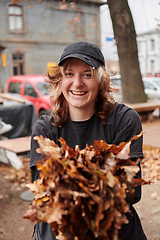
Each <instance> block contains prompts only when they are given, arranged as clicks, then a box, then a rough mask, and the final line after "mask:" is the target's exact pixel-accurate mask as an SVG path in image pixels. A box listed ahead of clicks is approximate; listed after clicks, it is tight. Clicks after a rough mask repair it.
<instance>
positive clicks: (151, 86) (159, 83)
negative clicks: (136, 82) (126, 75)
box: [142, 77, 160, 99]
mask: <svg viewBox="0 0 160 240" xmlns="http://www.w3.org/2000/svg"><path fill="white" fill-rule="evenodd" d="M142 80H143V83H144V90H145V93H146V95H147V97H148V98H157V99H160V77H143V78H142Z"/></svg>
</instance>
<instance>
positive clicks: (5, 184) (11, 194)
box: [0, 150, 160, 240]
mask: <svg viewBox="0 0 160 240" xmlns="http://www.w3.org/2000/svg"><path fill="white" fill-rule="evenodd" d="M146 151H147V154H148V155H146V160H147V161H146V163H147V164H148V165H147V164H146V165H145V163H144V173H145V175H144V177H145V178H150V176H149V174H150V172H151V171H150V169H151V167H152V168H153V164H152V163H151V164H150V165H149V163H148V162H149V161H151V159H152V158H153V156H157V157H154V158H156V161H158V160H159V159H160V153H159V151H157V150H153V151H151V150H146ZM148 152H149V153H148ZM147 156H148V157H147ZM21 159H22V158H21ZM154 160H155V159H154ZM23 162H24V165H25V166H24V168H23V169H22V170H21V171H19V172H17V171H15V170H14V169H13V168H12V167H11V166H8V165H5V164H0V239H3V240H12V239H14V240H17V239H20V240H21V239H23V240H34V237H32V234H33V228H34V223H31V222H30V220H26V219H23V215H24V213H25V212H26V211H27V210H28V207H29V204H30V202H28V201H24V200H22V199H21V198H20V196H21V193H23V192H24V191H26V190H27V188H26V187H25V185H26V182H29V181H30V179H31V176H30V171H29V167H28V166H29V159H28V158H26V159H23ZM152 172H153V170H152ZM142 191H143V194H142V199H141V201H140V202H139V203H138V204H136V205H135V208H136V209H137V212H138V214H139V216H140V218H141V221H142V225H143V228H144V231H145V233H146V235H147V239H148V240H160V185H159V184H158V183H152V184H150V185H144V186H143V187H142Z"/></svg>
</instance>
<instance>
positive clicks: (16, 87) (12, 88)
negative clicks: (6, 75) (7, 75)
mask: <svg viewBox="0 0 160 240" xmlns="http://www.w3.org/2000/svg"><path fill="white" fill-rule="evenodd" d="M20 88H21V83H20V82H11V83H10V85H9V92H10V93H19V92H20Z"/></svg>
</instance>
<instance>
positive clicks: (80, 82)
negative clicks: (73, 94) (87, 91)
mask: <svg viewBox="0 0 160 240" xmlns="http://www.w3.org/2000/svg"><path fill="white" fill-rule="evenodd" d="M73 84H74V86H75V87H76V88H78V87H81V86H82V85H83V79H82V77H81V76H80V75H79V74H76V75H75V77H74V82H73Z"/></svg>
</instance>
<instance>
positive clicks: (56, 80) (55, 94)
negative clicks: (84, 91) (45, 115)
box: [46, 64, 115, 127]
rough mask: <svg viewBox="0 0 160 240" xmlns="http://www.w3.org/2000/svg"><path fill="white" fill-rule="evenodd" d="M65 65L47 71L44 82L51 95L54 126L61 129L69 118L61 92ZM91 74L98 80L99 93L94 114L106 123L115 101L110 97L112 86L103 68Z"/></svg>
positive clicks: (67, 108)
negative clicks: (47, 85)
mask: <svg viewBox="0 0 160 240" xmlns="http://www.w3.org/2000/svg"><path fill="white" fill-rule="evenodd" d="M65 67H66V64H64V65H63V66H53V67H51V68H49V69H48V73H47V79H46V82H47V83H49V85H50V89H49V92H50V94H51V106H52V113H51V114H52V116H53V117H54V120H55V122H54V125H56V126H58V127H62V126H63V124H64V123H65V122H66V121H67V119H68V116H69V106H68V102H67V101H66V99H65V97H64V95H63V93H62V92H61V79H62V77H63V72H64V69H65ZM91 70H92V72H93V74H96V77H98V78H99V80H100V81H99V82H100V83H99V91H98V95H97V98H96V103H95V114H96V115H97V116H98V117H99V118H100V119H101V121H102V123H105V122H106V119H107V116H108V115H109V113H110V112H111V111H113V108H114V104H115V100H114V98H113V95H112V88H111V86H112V84H111V82H110V78H109V75H108V74H107V72H106V69H105V68H104V67H99V68H98V69H92V68H91Z"/></svg>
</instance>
